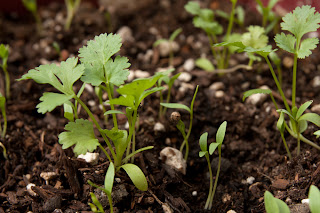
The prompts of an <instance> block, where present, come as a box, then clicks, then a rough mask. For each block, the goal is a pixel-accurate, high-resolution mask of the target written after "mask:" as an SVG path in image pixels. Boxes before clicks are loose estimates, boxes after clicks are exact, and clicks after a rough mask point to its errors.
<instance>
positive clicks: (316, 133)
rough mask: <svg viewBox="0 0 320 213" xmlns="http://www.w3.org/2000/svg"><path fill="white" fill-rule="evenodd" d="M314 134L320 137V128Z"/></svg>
mask: <svg viewBox="0 0 320 213" xmlns="http://www.w3.org/2000/svg"><path fill="white" fill-rule="evenodd" d="M313 134H314V135H316V136H317V138H319V137H320V130H317V131H315V132H314V133H313Z"/></svg>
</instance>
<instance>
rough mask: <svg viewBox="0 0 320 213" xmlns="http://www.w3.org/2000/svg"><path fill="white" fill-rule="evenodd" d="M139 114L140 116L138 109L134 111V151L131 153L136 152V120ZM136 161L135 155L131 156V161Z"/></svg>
mask: <svg viewBox="0 0 320 213" xmlns="http://www.w3.org/2000/svg"><path fill="white" fill-rule="evenodd" d="M137 116H138V110H135V111H134V113H133V120H132V126H133V132H132V151H131V153H134V152H135V151H136V122H137ZM133 162H134V155H133V156H132V157H131V163H133Z"/></svg>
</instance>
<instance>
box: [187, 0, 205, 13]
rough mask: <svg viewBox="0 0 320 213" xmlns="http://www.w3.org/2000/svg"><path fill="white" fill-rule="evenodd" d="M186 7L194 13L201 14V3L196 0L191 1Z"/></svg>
mask: <svg viewBox="0 0 320 213" xmlns="http://www.w3.org/2000/svg"><path fill="white" fill-rule="evenodd" d="M184 9H185V10H186V11H188V12H189V13H191V14H192V15H194V16H195V15H199V14H200V10H201V8H200V5H199V4H198V3H196V2H194V1H189V2H188V3H187V4H186V5H185V6H184Z"/></svg>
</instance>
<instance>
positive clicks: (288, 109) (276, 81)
mask: <svg viewBox="0 0 320 213" xmlns="http://www.w3.org/2000/svg"><path fill="white" fill-rule="evenodd" d="M264 58H265V60H266V61H267V64H268V66H269V69H270V71H271V74H272V77H273V80H274V82H275V83H276V86H277V88H278V91H279V93H280V95H281V98H282V100H283V103H284V105H285V107H286V110H287V111H288V112H291V109H290V107H289V104H288V102H287V99H286V97H285V96H284V93H283V91H282V88H281V85H280V83H279V81H278V78H277V76H276V74H275V72H274V70H273V67H272V65H271V63H270V61H269V59H268V56H266V57H264Z"/></svg>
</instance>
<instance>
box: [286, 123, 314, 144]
mask: <svg viewBox="0 0 320 213" xmlns="http://www.w3.org/2000/svg"><path fill="white" fill-rule="evenodd" d="M285 127H286V130H287V131H288V132H289V133H290V135H292V137H294V138H297V137H298V136H297V134H295V133H294V132H293V131H292V130H291V129H290V128H289V127H288V125H287V124H285ZM299 137H300V140H301V141H303V142H305V143H306V144H308V145H310V146H312V147H314V148H316V149H318V150H320V146H318V145H317V144H315V143H313V142H312V141H310V140H309V139H307V138H305V137H304V136H303V135H302V134H299Z"/></svg>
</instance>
